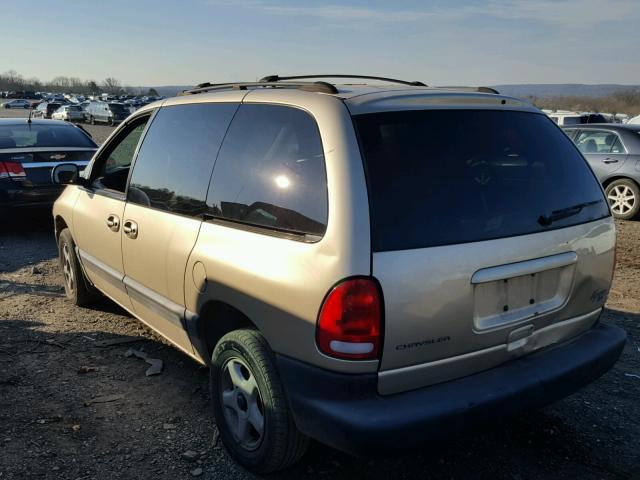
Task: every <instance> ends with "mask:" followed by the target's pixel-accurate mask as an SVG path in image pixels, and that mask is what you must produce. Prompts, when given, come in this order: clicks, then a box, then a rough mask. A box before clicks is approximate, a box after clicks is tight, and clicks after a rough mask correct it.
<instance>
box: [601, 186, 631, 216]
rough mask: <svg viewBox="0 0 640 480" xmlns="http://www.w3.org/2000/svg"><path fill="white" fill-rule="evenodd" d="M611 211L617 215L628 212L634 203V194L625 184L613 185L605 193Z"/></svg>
mask: <svg viewBox="0 0 640 480" xmlns="http://www.w3.org/2000/svg"><path fill="white" fill-rule="evenodd" d="M607 199H608V200H609V205H611V211H613V213H617V214H619V215H624V214H626V213H628V212H629V211H630V210H631V209H632V208H633V207H634V205H635V204H636V196H635V195H634V194H633V190H631V189H630V188H629V187H627V186H626V185H617V186H615V187H613V188H612V189H611V190H610V191H609V194H608V195H607Z"/></svg>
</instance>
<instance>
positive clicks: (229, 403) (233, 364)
mask: <svg viewBox="0 0 640 480" xmlns="http://www.w3.org/2000/svg"><path fill="white" fill-rule="evenodd" d="M221 375H222V381H221V387H222V388H221V396H222V408H223V411H224V419H225V422H226V424H227V427H229V430H230V431H231V433H232V434H233V437H234V439H235V440H236V442H238V443H239V444H240V445H241V446H242V447H243V448H245V449H247V450H255V449H256V448H258V447H259V446H260V442H261V441H262V435H263V433H264V409H263V406H262V398H261V396H260V390H258V384H257V383H256V379H255V377H254V375H253V374H252V373H251V370H249V368H248V367H247V365H246V364H245V363H244V362H243V361H242V360H240V359H239V358H231V359H229V360H228V361H227V363H226V364H225V365H224V367H223V369H222V374H221Z"/></svg>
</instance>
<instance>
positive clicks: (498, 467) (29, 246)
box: [0, 212, 640, 479]
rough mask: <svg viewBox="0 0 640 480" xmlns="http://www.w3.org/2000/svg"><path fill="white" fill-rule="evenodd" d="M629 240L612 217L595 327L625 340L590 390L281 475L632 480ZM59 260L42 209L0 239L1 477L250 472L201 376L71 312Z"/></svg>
mask: <svg viewBox="0 0 640 480" xmlns="http://www.w3.org/2000/svg"><path fill="white" fill-rule="evenodd" d="M639 246H640V222H620V223H618V267H617V270H616V276H615V281H614V285H613V289H612V292H611V298H610V301H609V309H608V310H607V312H606V314H605V321H607V322H611V323H615V324H617V325H619V326H622V327H623V328H625V329H626V330H627V331H628V333H629V336H630V341H629V342H628V344H627V346H626V348H625V351H624V353H623V356H622V358H621V360H620V362H618V364H617V365H616V366H615V368H614V369H613V370H611V371H610V372H609V373H607V374H606V375H605V376H604V377H602V378H601V379H600V380H598V381H597V382H595V383H594V384H592V385H590V386H588V387H587V388H585V389H583V390H581V391H580V392H578V393H576V394H574V395H572V396H571V397H569V398H567V399H565V400H563V401H560V402H558V403H556V404H554V405H552V406H550V407H548V408H545V409H542V410H538V411H532V412H528V413H525V414H522V415H520V416H518V417H515V418H511V419H505V420H502V421H501V422H498V423H495V424H493V425H491V426H487V427H482V428H476V429H474V430H472V431H469V432H466V433H465V434H463V435H458V436H456V437H454V438H449V439H446V440H443V441H441V442H438V443H437V444H432V445H430V446H426V447H423V448H422V449H420V450H417V451H412V452H408V453H407V454H406V455H404V456H401V457H394V458H386V459H377V460H362V459H357V458H352V457H350V456H347V455H344V454H342V453H339V452H336V451H334V450H332V449H330V448H327V447H324V446H322V445H318V444H314V445H312V447H311V449H310V451H309V452H308V454H307V455H306V456H305V457H304V459H303V461H302V462H301V463H300V464H299V465H297V466H296V467H294V468H293V469H291V470H288V471H286V472H283V473H281V474H279V475H277V478H286V479H297V478H309V479H311V478H326V479H355V478H367V479H383V478H384V479H386V478H477V479H484V478H486V479H495V478H509V479H528V478H532V479H533V478H567V479H573V478H581V479H601V478H620V479H622V478H640V456H639V453H638V445H640V402H639V400H638V399H640V378H638V377H635V376H634V375H638V376H640V329H639V327H638V322H639V320H640V315H639V314H640V295H639V293H640V292H639V289H640V282H639V280H640V248H638V247H639ZM56 254H57V252H56V247H55V243H54V240H53V237H52V233H51V224H50V219H49V214H48V213H47V212H45V213H43V214H38V215H33V216H32V217H31V218H27V219H25V220H23V221H22V222H20V223H19V224H18V225H17V226H15V225H12V230H11V232H10V233H7V232H4V233H0V452H1V453H0V479H24V478H51V479H103V478H110V479H124V478H136V479H137V478H158V479H176V478H193V476H194V474H200V475H201V476H200V478H215V479H229V478H253V477H252V476H251V475H249V474H247V473H246V472H244V471H243V470H242V469H241V468H239V467H238V466H236V464H235V463H234V462H233V461H232V460H230V459H229V457H228V456H227V455H226V452H225V450H224V449H223V448H221V446H220V445H219V444H218V443H217V442H216V427H215V424H214V422H213V420H212V419H211V414H210V409H209V399H208V392H207V382H208V378H207V370H206V369H205V368H203V367H201V366H199V365H197V364H196V363H195V362H193V361H192V360H190V359H189V358H187V357H186V356H184V355H183V354H181V353H180V352H178V351H177V350H176V349H174V348H173V347H171V346H169V345H168V344H167V343H166V342H165V341H164V340H163V339H161V338H160V337H158V336H157V335H155V334H154V333H153V332H151V331H150V330H149V329H147V328H146V327H144V326H143V325H142V324H141V323H140V322H138V321H137V320H135V319H134V318H132V317H131V316H130V315H128V314H127V313H126V312H124V311H122V310H121V309H119V308H118V307H117V306H115V305H114V304H113V303H111V302H109V301H106V300H105V301H103V302H101V303H99V304H98V305H96V306H95V307H93V308H92V309H81V308H76V307H74V306H72V305H70V304H69V303H68V302H67V301H66V300H65V298H64V295H63V289H62V286H61V285H62V283H61V277H60V274H59V271H58V265H57V260H56ZM118 340H119V341H118ZM130 348H134V349H136V350H140V351H143V352H145V353H146V354H148V356H149V357H151V358H154V359H159V360H162V362H163V367H164V368H163V371H162V373H161V374H159V375H153V376H146V375H145V372H146V371H147V369H148V368H149V364H148V363H146V362H145V361H143V360H141V359H138V358H136V357H135V356H131V357H127V356H125V354H126V353H127V351H128V350H129V349H130ZM198 469H200V470H198ZM192 472H193V473H192Z"/></svg>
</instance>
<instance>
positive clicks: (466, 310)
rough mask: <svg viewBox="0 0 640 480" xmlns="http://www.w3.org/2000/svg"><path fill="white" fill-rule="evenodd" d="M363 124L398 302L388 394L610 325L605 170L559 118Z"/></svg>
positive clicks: (458, 113) (414, 117)
mask: <svg viewBox="0 0 640 480" xmlns="http://www.w3.org/2000/svg"><path fill="white" fill-rule="evenodd" d="M354 119H355V125H356V128H357V130H358V135H359V137H360V142H361V148H362V152H363V157H364V161H365V170H366V172H367V178H368V183H369V197H370V212H371V229H372V251H373V254H372V272H373V275H374V276H375V277H376V278H377V279H378V280H379V281H380V284H381V287H382V291H383V296H384V305H385V325H384V348H383V355H382V361H381V368H380V369H381V373H380V377H379V378H380V380H379V390H380V391H381V393H394V392H397V391H402V390H407V389H411V388H417V387H420V386H423V385H428V384H433V383H438V382H441V381H445V380H449V379H451V378H456V377H460V376H464V375H467V374H470V373H474V372H476V371H479V370H482V369H486V368H490V367H492V366H495V365H497V364H499V363H502V362H504V361H506V360H508V359H509V358H513V357H515V356H518V355H524V354H526V353H529V352H531V351H533V350H535V349H539V348H543V347H544V346H547V345H549V344H553V343H556V342H559V341H562V340H564V339H567V338H570V337H571V336H574V335H576V334H577V333H579V332H580V331H583V330H584V329H587V328H589V327H590V326H591V325H592V324H593V322H595V321H596V320H597V318H598V314H599V309H600V308H601V307H602V305H603V304H604V301H605V299H606V293H607V291H608V288H609V284H610V280H611V273H612V268H613V252H614V243H615V239H614V229H613V222H612V220H611V218H610V214H609V210H608V208H607V204H606V202H605V199H604V195H603V193H602V189H601V187H600V185H599V184H598V182H597V180H596V179H595V177H594V175H593V172H592V171H591V170H590V169H589V167H588V165H587V163H586V162H585V160H584V158H583V157H582V156H581V155H580V154H579V152H578V151H577V150H576V148H575V147H574V145H573V144H572V143H571V141H570V140H569V139H568V138H567V137H566V136H565V135H564V134H563V133H562V131H561V130H559V129H558V127H557V126H555V125H554V124H553V123H552V122H551V121H550V120H549V119H548V118H547V117H546V116H544V115H542V114H538V113H532V112H525V111H516V110H508V109H505V110H499V109H495V110H486V109H472V110H464V109H457V110H438V109H425V110H415V111H399V112H385V113H370V114H363V115H356V116H355V117H354ZM567 322H568V323H567Z"/></svg>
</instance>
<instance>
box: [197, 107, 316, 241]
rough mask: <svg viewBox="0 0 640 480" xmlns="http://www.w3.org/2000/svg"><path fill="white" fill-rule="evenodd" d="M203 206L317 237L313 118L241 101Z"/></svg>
mask: <svg viewBox="0 0 640 480" xmlns="http://www.w3.org/2000/svg"><path fill="white" fill-rule="evenodd" d="M207 206H208V207H209V209H210V210H209V212H210V214H211V215H213V216H214V217H218V218H222V219H226V220H230V221H236V222H242V223H246V224H250V225H256V226H261V227H266V228H272V229H275V230H283V231H286V232H291V233H298V234H312V235H323V234H324V232H325V230H326V225H327V179H326V173H325V165H324V155H323V151H322V143H321V141H320V134H319V132H318V127H317V125H316V122H315V120H314V119H313V118H312V117H311V116H310V115H309V114H308V113H306V112H304V111H302V110H300V109H297V108H292V107H286V106H278V105H242V106H241V107H240V109H239V110H238V113H237V114H236V116H235V118H234V119H233V122H232V123H231V126H230V127H229V132H228V133H227V136H226V138H225V140H224V144H223V145H222V148H221V149H220V155H219V156H218V161H217V162H216V166H215V169H214V172H213V179H212V183H211V187H210V188H209V195H208V198H207Z"/></svg>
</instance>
